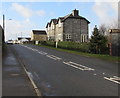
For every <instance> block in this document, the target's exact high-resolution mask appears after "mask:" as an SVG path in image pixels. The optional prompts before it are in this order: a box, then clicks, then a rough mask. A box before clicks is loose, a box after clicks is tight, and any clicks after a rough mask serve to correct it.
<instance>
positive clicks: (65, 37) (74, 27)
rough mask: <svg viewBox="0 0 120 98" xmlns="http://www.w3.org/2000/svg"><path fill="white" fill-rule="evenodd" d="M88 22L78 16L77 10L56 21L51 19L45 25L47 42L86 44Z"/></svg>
mask: <svg viewBox="0 0 120 98" xmlns="http://www.w3.org/2000/svg"><path fill="white" fill-rule="evenodd" d="M89 23H90V22H89V21H88V20H87V19H86V18H84V17H82V16H79V11H78V10H76V9H75V10H73V11H72V13H71V14H68V15H66V16H64V17H59V18H58V19H51V21H50V22H48V23H47V25H46V32H47V37H48V40H53V41H75V42H88V28H89Z"/></svg>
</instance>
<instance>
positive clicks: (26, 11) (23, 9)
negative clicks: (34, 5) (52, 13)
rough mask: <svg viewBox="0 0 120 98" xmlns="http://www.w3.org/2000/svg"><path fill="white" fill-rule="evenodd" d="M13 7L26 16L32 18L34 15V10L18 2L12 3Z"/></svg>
mask: <svg viewBox="0 0 120 98" xmlns="http://www.w3.org/2000/svg"><path fill="white" fill-rule="evenodd" d="M12 9H14V10H15V11H16V12H18V13H20V14H21V15H22V16H23V17H25V18H30V17H31V16H32V10H30V9H28V8H27V7H24V6H23V5H20V4H18V3H12Z"/></svg>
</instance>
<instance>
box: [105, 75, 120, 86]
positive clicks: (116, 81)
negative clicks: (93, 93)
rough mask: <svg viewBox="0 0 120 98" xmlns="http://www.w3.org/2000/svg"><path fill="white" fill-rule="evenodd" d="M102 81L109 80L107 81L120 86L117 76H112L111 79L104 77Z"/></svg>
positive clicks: (119, 79) (119, 78)
mask: <svg viewBox="0 0 120 98" xmlns="http://www.w3.org/2000/svg"><path fill="white" fill-rule="evenodd" d="M104 79H106V80H109V81H112V82H114V83H117V84H120V82H119V81H120V77H117V76H113V77H109V78H108V77H104Z"/></svg>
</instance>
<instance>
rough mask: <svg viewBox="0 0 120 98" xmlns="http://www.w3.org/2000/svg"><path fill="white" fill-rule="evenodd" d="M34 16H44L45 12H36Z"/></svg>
mask: <svg viewBox="0 0 120 98" xmlns="http://www.w3.org/2000/svg"><path fill="white" fill-rule="evenodd" d="M36 14H37V15H39V16H44V15H45V11H43V10H39V11H36Z"/></svg>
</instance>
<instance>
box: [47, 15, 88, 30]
mask: <svg viewBox="0 0 120 98" xmlns="http://www.w3.org/2000/svg"><path fill="white" fill-rule="evenodd" d="M68 18H76V19H84V20H86V21H87V23H88V24H89V23H90V22H89V21H88V20H87V19H86V18H84V17H82V16H79V15H78V16H73V14H72V13H71V14H68V15H66V16H64V17H58V19H51V21H50V23H47V25H46V28H47V27H48V25H49V26H51V23H52V21H53V23H54V24H58V21H59V19H60V20H61V21H62V22H64V21H65V20H66V19H68Z"/></svg>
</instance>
